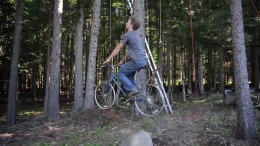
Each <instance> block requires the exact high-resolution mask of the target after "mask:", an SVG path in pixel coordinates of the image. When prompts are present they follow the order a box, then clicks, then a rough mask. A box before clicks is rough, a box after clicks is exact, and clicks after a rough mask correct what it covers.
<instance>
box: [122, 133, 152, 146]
mask: <svg viewBox="0 0 260 146" xmlns="http://www.w3.org/2000/svg"><path fill="white" fill-rule="evenodd" d="M120 146H153V141H152V137H151V136H150V134H149V133H148V132H146V131H143V130H140V131H138V132H136V133H131V134H130V135H129V136H128V137H127V139H126V140H124V141H123V142H122V143H121V145H120Z"/></svg>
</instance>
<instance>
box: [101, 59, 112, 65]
mask: <svg viewBox="0 0 260 146" xmlns="http://www.w3.org/2000/svg"><path fill="white" fill-rule="evenodd" d="M110 62H111V59H110V58H107V60H106V61H105V62H103V64H109V63H110Z"/></svg>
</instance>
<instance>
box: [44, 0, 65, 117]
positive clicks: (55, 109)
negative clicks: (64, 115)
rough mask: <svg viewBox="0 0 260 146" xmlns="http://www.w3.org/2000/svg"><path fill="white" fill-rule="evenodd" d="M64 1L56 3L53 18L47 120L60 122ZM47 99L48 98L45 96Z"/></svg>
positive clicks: (58, 0)
mask: <svg viewBox="0 0 260 146" xmlns="http://www.w3.org/2000/svg"><path fill="white" fill-rule="evenodd" d="M62 12H63V0H55V1H54V17H53V44H52V51H51V58H50V59H51V61H50V63H51V66H50V87H49V90H48V97H47V100H48V101H47V107H45V108H46V110H45V111H46V115H45V116H46V119H47V120H48V121H57V120H59V93H60V92H59V91H60V55H61V26H62ZM45 99H46V96H45Z"/></svg>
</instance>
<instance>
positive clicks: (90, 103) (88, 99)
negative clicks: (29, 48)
mask: <svg viewBox="0 0 260 146" xmlns="http://www.w3.org/2000/svg"><path fill="white" fill-rule="evenodd" d="M100 7H101V0H94V6H93V10H94V11H93V22H92V26H91V35H90V48H89V49H90V50H89V58H88V64H87V66H88V68H87V78H86V91H85V101H84V109H91V108H94V85H95V76H96V74H95V73H96V58H97V44H98V33H99V22H100Z"/></svg>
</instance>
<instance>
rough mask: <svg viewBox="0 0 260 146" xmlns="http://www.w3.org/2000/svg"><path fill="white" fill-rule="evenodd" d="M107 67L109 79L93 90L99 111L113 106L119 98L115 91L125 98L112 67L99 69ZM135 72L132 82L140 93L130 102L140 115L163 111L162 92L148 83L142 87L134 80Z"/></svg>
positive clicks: (151, 114) (155, 113)
mask: <svg viewBox="0 0 260 146" xmlns="http://www.w3.org/2000/svg"><path fill="white" fill-rule="evenodd" d="M107 66H110V67H111V70H112V71H111V73H110V77H109V78H108V80H106V81H102V82H100V83H99V84H98V85H97V86H96V88H95V102H96V104H97V105H98V107H99V108H101V109H109V108H111V107H112V106H113V105H114V103H115V100H116V99H118V96H119V94H117V96H116V94H115V93H116V92H115V90H116V91H119V93H122V94H123V96H125V97H126V93H125V92H124V90H123V89H122V88H121V83H120V81H119V80H118V78H117V75H116V73H115V70H114V66H113V65H104V66H101V69H102V68H104V67H107ZM137 72H138V71H136V73H135V80H134V81H135V84H136V87H137V89H138V91H139V92H140V93H139V94H138V95H136V96H135V97H134V99H130V101H132V102H134V105H135V107H136V109H137V110H138V111H139V112H140V113H141V114H142V115H145V116H154V115H157V114H158V113H160V112H161V111H162V109H163V98H162V92H161V90H160V89H159V88H158V87H157V86H156V85H154V84H149V83H148V82H147V83H146V84H145V85H144V86H143V87H142V86H141V85H140V84H139V83H138V82H137V80H136V74H137ZM149 80H150V79H149ZM149 80H148V81H149Z"/></svg>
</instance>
